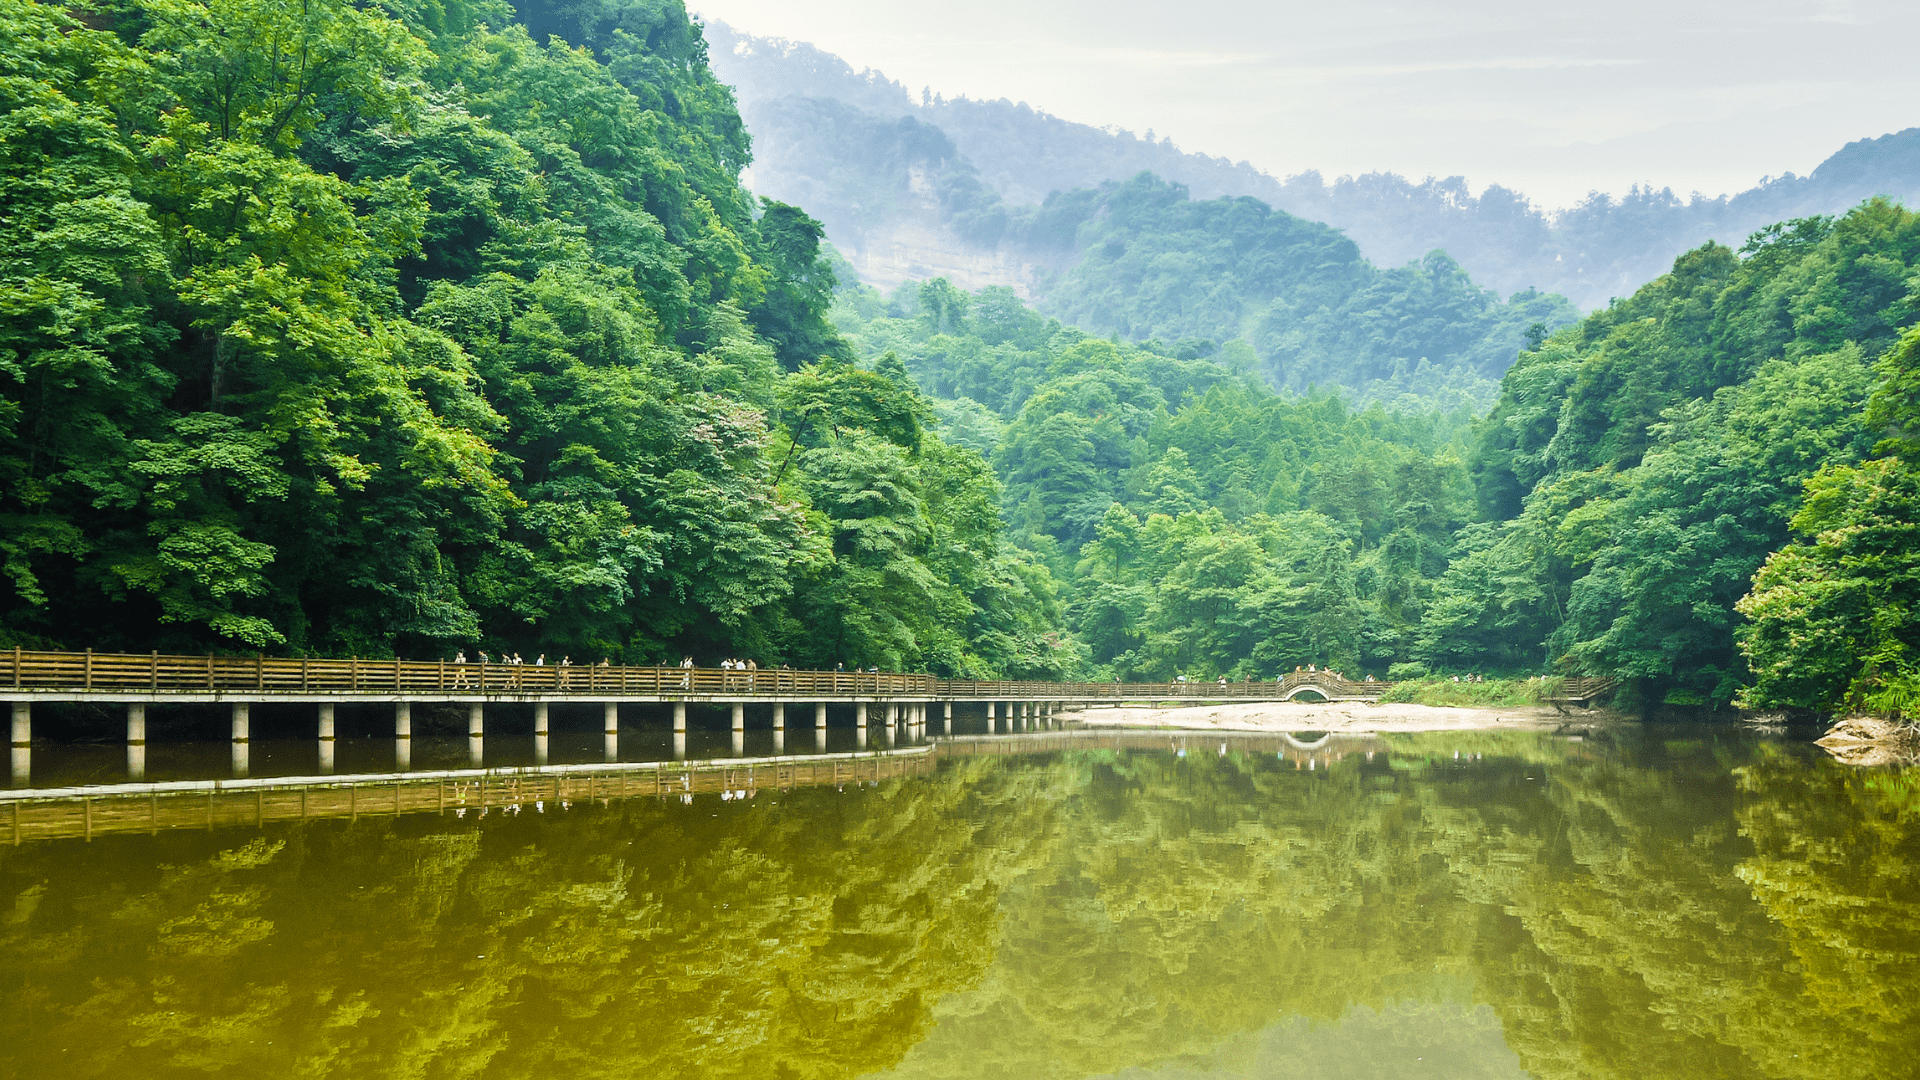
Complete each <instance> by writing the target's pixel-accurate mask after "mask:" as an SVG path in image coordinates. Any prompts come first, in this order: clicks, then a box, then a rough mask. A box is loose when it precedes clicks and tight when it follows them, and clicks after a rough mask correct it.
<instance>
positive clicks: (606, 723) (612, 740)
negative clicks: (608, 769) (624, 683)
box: [600, 701, 620, 762]
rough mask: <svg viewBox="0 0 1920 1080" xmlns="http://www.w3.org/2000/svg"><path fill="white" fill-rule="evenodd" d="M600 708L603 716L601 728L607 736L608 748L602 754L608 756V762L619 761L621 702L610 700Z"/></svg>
mask: <svg viewBox="0 0 1920 1080" xmlns="http://www.w3.org/2000/svg"><path fill="white" fill-rule="evenodd" d="M600 708H601V714H602V717H603V719H602V720H601V721H600V728H601V731H602V732H603V733H604V734H605V736H606V748H605V750H604V752H603V753H602V755H601V756H602V757H604V758H606V760H607V761H608V762H615V761H619V760H620V703H619V702H617V701H609V702H607V703H605V704H604V705H602V706H601V707H600Z"/></svg>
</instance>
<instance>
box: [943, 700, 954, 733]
mask: <svg viewBox="0 0 1920 1080" xmlns="http://www.w3.org/2000/svg"><path fill="white" fill-rule="evenodd" d="M940 734H942V735H951V734H953V702H951V701H943V702H941V703H940Z"/></svg>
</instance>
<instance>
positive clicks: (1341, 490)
mask: <svg viewBox="0 0 1920 1080" xmlns="http://www.w3.org/2000/svg"><path fill="white" fill-rule="evenodd" d="M1916 269H1920V218H1916V216H1915V215H1913V214H1911V213H1909V212H1907V211H1905V210H1902V209H1900V208H1898V207H1896V206H1893V205H1890V204H1888V203H1885V202H1880V201H1875V202H1871V203H1868V204H1866V205H1863V206H1862V207H1860V208H1859V209H1857V210H1855V211H1854V212H1852V213H1850V214H1848V215H1846V216H1844V217H1842V218H1840V219H1838V220H1833V219H1826V218H1813V219H1803V220H1799V221H1796V222H1791V223H1788V224H1785V225H1781V226H1778V227H1776V228H1773V229H1769V230H1765V231H1763V232H1761V233H1758V234H1756V235H1755V236H1754V237H1753V238H1752V240H1751V241H1750V242H1749V243H1748V244H1747V245H1746V246H1745V247H1744V248H1743V250H1742V251H1740V252H1734V251H1732V250H1730V249H1728V248H1725V247H1722V246H1719V245H1712V244H1710V245H1707V246H1706V247H1703V248H1701V249H1699V250H1697V251H1693V252H1689V253H1687V254H1685V255H1683V256H1682V257H1681V258H1680V259H1679V260H1678V261H1677V262H1676V263H1675V265H1674V269H1673V270H1672V272H1671V273H1669V274H1667V275H1665V276H1663V277H1661V278H1660V279H1659V280H1657V281H1655V282H1653V283H1651V284H1650V285H1648V286H1647V287H1646V288H1644V289H1642V290H1641V291H1640V292H1639V293H1637V294H1636V295H1635V296H1633V297H1632V298H1630V299H1629V300H1627V301H1624V302H1622V303H1619V304H1616V305H1613V306H1612V307H1609V308H1608V309H1606V310H1604V311H1600V312H1596V313H1595V314H1593V315H1591V316H1589V317H1588V318H1587V319H1585V320H1583V321H1582V322H1580V323H1578V324H1577V325H1575V326H1571V327H1568V328H1567V329H1565V330H1563V331H1561V332H1559V333H1557V334H1554V335H1552V336H1551V337H1549V338H1547V339H1545V340H1542V341H1539V342H1537V344H1536V347H1535V348H1533V349H1530V350H1528V351H1526V352H1524V353H1522V355H1521V357H1520V361H1519V363H1517V364H1516V365H1515V366H1514V367H1513V369H1512V370H1511V371H1509V372H1508V373H1507V374H1506V375H1505V377H1504V379H1503V382H1502V384H1501V394H1500V399H1499V402H1498V404H1497V405H1496V406H1495V407H1494V408H1493V409H1492V410H1491V412H1490V413H1488V414H1487V415H1485V416H1483V417H1480V418H1478V419H1469V418H1468V417H1467V416H1465V415H1463V414H1462V413H1461V412H1459V411H1455V412H1453V413H1451V414H1449V413H1446V412H1442V411H1439V410H1437V409H1431V408H1429V409H1428V410H1426V411H1424V412H1416V411H1413V410H1404V411H1395V412H1389V411H1387V410H1385V409H1383V408H1381V407H1380V406H1378V405H1375V406H1372V407H1370V408H1368V409H1366V410H1364V411H1355V410H1353V409H1352V408H1351V407H1349V406H1347V405H1346V404H1344V403H1343V402H1342V401H1341V400H1340V399H1339V398H1338V397H1328V396H1315V395H1293V394H1282V393H1276V392H1274V391H1272V390H1270V389H1268V388H1267V386H1266V384H1265V382H1264V381H1263V380H1261V379H1259V378H1256V377H1254V376H1253V375H1252V372H1253V371H1254V370H1255V369H1256V368H1257V366H1258V359H1257V356H1256V354H1255V353H1254V351H1253V350H1252V349H1251V348H1250V347H1248V346H1247V345H1246V344H1245V343H1244V342H1241V341H1230V342H1228V343H1227V345H1226V346H1224V347H1216V346H1215V345H1214V344H1213V343H1212V342H1209V341H1206V340H1183V341H1180V342H1178V343H1176V344H1174V345H1170V346H1169V345H1164V344H1161V343H1159V342H1157V341H1152V340H1150V341H1148V342H1147V343H1146V344H1144V345H1125V344H1118V343H1115V342H1112V341H1103V340H1100V339H1097V338H1093V337H1090V336H1089V335H1086V334H1085V333H1082V332H1080V331H1077V330H1073V329H1071V328H1068V327H1065V326H1062V325H1061V324H1060V323H1058V322H1057V321H1048V320H1043V319H1041V318H1040V316H1039V315H1037V314H1036V313H1034V312H1033V311H1031V310H1030V309H1028V308H1027V307H1026V306H1024V305H1022V304H1021V303H1020V302H1019V301H1018V300H1017V298H1015V297H1014V296H1013V295H1012V293H1011V292H1009V291H1008V290H1005V289H986V290H982V291H981V292H979V293H977V294H973V295H968V294H965V293H961V292H959V291H957V290H954V289H952V288H951V287H950V286H948V285H947V284H946V283H945V282H943V281H934V282H929V283H925V284H923V285H920V286H918V287H917V288H903V289H901V290H899V291H897V293H896V294H895V295H894V296H893V297H882V296H880V295H878V294H877V293H874V292H873V291H872V290H870V289H860V288H843V289H842V290H841V296H840V301H839V303H838V304H837V306H836V307H835V309H834V317H835V319H836V321H837V322H838V324H839V325H840V326H841V327H842V328H843V330H844V331H845V332H846V335H847V337H848V339H849V340H850V341H852V342H853V343H854V344H855V345H856V346H857V347H858V348H859V349H860V350H861V351H862V352H863V353H864V354H866V355H870V356H893V357H898V358H899V359H900V360H901V361H903V362H904V364H905V366H906V367H907V369H908V370H909V371H910V372H912V373H913V375H914V376H915V378H916V379H917V381H918V383H919V385H921V386H923V387H925V388H927V389H928V390H929V391H930V392H932V393H933V394H934V395H935V397H936V398H938V399H939V401H938V404H937V406H936V408H937V412H938V415H939V417H940V420H941V424H942V431H943V432H944V433H945V435H946V437H947V438H948V439H949V440H951V441H953V442H957V443H962V444H965V445H969V446H973V447H976V448H978V449H980V450H981V451H982V452H986V453H990V454H991V456H992V460H993V463H994V466H995V468H996V470H997V471H998V473H999V475H1000V478H1001V480H1002V483H1003V485H1004V498H1005V509H1006V514H1007V519H1008V524H1009V534H1010V535H1011V536H1013V537H1014V538H1015V539H1016V540H1017V541H1018V542H1019V543H1020V544H1021V545H1022V546H1024V547H1027V548H1029V549H1031V550H1032V551H1033V552H1034V553H1035V554H1036V555H1037V556H1039V557H1041V558H1043V559H1044V560H1045V561H1046V562H1047V563H1048V565H1049V566H1050V567H1051V568H1052V570H1053V574H1054V576H1055V577H1056V578H1057V579H1059V580H1061V581H1063V582H1064V583H1065V585H1066V588H1065V595H1066V597H1067V599H1068V611H1069V616H1070V619H1071V622H1072V627H1073V629H1074V631H1075V633H1076V634H1077V635H1078V636H1079V639H1080V640H1081V641H1082V642H1083V643H1084V644H1085V645H1086V647H1087V648H1088V650H1089V657H1090V659H1091V661H1092V662H1093V663H1094V664H1095V665H1096V666H1097V668H1098V670H1100V671H1101V672H1102V673H1103V674H1104V673H1106V672H1108V671H1111V672H1112V673H1113V674H1118V675H1126V676H1132V677H1153V678H1157V677H1166V676H1168V675H1170V674H1172V673H1174V672H1182V671H1198V672H1204V673H1206V674H1209V675H1212V674H1216V673H1220V674H1228V675H1231V676H1236V677H1271V676H1272V675H1273V674H1275V673H1276V672H1278V671H1282V670H1286V669H1287V668H1288V667H1289V666H1290V665H1293V664H1297V663H1308V662H1321V663H1332V664H1334V665H1336V666H1339V667H1341V668H1343V669H1344V670H1347V671H1350V672H1359V671H1365V672H1368V673H1377V674H1386V675H1393V676H1417V675H1420V674H1423V673H1430V672H1472V671H1478V672H1514V673H1520V672H1536V673H1548V672H1564V673H1593V674H1608V675H1614V676H1617V677H1620V678H1622V679H1624V680H1627V681H1628V682H1629V683H1630V685H1631V687H1632V690H1631V691H1630V692H1631V693H1632V694H1633V695H1634V696H1635V697H1636V698H1637V699H1638V700H1639V701H1640V703H1641V704H1644V705H1661V704H1665V705H1674V706H1689V707H1690V706H1709V707H1718V706H1723V705H1726V704H1728V703H1730V702H1733V701H1734V700H1735V699H1736V697H1737V698H1738V699H1739V700H1740V701H1741V702H1742V703H1743V704H1746V705H1749V706H1752V707H1756V708H1759V707H1775V706H1781V705H1787V706H1796V707H1808V708H1822V709H1831V708H1837V707H1840V706H1841V705H1842V704H1844V703H1847V702H1852V703H1854V704H1867V705H1872V706H1875V707H1879V708H1885V709H1893V710H1900V711H1909V712H1910V711H1912V709H1913V708H1914V706H1915V704H1916V700H1915V696H1914V695H1915V686H1916V682H1915V673H1916V670H1917V669H1916V664H1915V660H1916V656H1915V652H1914V650H1915V649H1916V647H1920V632H1917V631H1916V630H1915V626H1916V625H1917V621H1916V619H1915V617H1914V613H1915V612H1916V610H1920V608H1916V587H1917V583H1920V537H1916V536H1915V534H1914V532H1913V529H1912V526H1911V524H1910V523H1911V521H1912V520H1914V517H1915V515H1914V513H1913V510H1914V508H1915V507H1916V505H1920V504H1916V501H1915V499H1916V489H1915V487H1914V480H1913V474H1912V471H1911V466H1910V464H1909V463H1910V462H1911V460H1912V452H1913V448H1914V440H1913V438H1912V436H1911V429H1912V424H1913V422H1914V420H1915V417H1916V413H1920V405H1916V404H1915V402H1916V400H1920V396H1917V395H1920V380H1917V379H1916V376H1915V375H1914V369H1915V363H1914V361H1915V360H1916V358H1920V331H1909V330H1908V328H1909V327H1911V326H1912V325H1913V324H1914V323H1915V322H1916V321H1920V303H1917V302H1916V301H1917V300H1920V275H1916V273H1915V271H1916ZM1903 333H1904V334H1905V335H1906V336H1905V337H1902V335H1903ZM1889 436H1890V437H1889ZM1803 485H1804V486H1805V488H1806V492H1807V495H1806V497H1805V498H1804V499H1803V498H1802V489H1803ZM1796 531H1797V533H1798V534H1799V536H1800V537H1801V538H1802V539H1801V540H1798V541H1796V540H1795V539H1794V535H1795V533H1796ZM1776 552H1777V554H1776ZM1763 564H1764V566H1765V569H1764V570H1763V569H1762V567H1763ZM1756 572H1759V574H1760V576H1759V578H1758V586H1757V588H1755V580H1756V579H1755V574H1756ZM1750 589H1754V591H1753V593H1752V595H1751V596H1749V595H1748V593H1749V590H1750Z"/></svg>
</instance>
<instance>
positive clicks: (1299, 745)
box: [1280, 731, 1333, 751]
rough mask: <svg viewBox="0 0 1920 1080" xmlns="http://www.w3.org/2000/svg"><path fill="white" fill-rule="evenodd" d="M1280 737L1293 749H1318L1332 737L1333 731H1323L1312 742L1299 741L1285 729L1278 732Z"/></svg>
mask: <svg viewBox="0 0 1920 1080" xmlns="http://www.w3.org/2000/svg"><path fill="white" fill-rule="evenodd" d="M1280 737H1281V738H1282V739H1284V740H1286V743H1287V745H1288V746H1291V747H1293V748H1294V749H1295V750H1308V751H1312V750H1318V749H1320V748H1321V747H1323V746H1325V745H1327V742H1328V740H1330V739H1332V738H1333V733H1332V732H1330V731H1323V732H1321V733H1320V737H1319V738H1317V739H1315V740H1313V741H1312V742H1301V741H1300V740H1299V739H1296V738H1294V737H1293V736H1292V734H1290V733H1288V732H1285V731H1283V732H1281V733H1280Z"/></svg>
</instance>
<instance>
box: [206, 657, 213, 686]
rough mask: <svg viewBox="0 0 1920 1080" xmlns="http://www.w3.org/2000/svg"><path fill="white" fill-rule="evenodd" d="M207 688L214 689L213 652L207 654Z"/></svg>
mask: <svg viewBox="0 0 1920 1080" xmlns="http://www.w3.org/2000/svg"><path fill="white" fill-rule="evenodd" d="M207 689H209V690H211V689H213V654H212V653H208V654H207Z"/></svg>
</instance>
